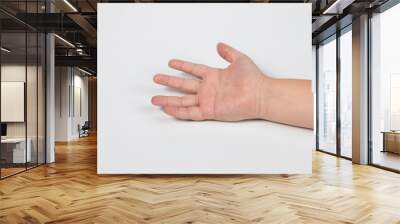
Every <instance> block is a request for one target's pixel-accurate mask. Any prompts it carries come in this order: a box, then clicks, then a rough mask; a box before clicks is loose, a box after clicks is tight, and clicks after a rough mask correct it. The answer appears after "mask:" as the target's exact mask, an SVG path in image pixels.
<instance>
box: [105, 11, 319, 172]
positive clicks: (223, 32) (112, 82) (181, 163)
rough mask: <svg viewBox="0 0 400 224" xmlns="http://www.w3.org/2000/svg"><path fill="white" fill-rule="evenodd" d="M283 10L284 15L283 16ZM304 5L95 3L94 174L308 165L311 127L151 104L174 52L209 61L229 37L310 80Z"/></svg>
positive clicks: (278, 69)
mask: <svg viewBox="0 0 400 224" xmlns="http://www.w3.org/2000/svg"><path fill="white" fill-rule="evenodd" d="M288 15H290V16H288ZM310 21H311V5H310V4H99V6H98V50H99V53H98V125H99V126H98V166H97V167H98V173H100V174H121V173H133V174H141V173H146V174H193V173H195V174H243V173H249V174H250V173H254V174H264V173H310V172H311V150H312V148H313V147H314V135H313V132H312V131H310V130H305V129H301V128H294V127H290V126H286V125H280V124H275V123H270V122H266V121H261V120H259V121H245V122H218V121H206V122H188V121H178V120H175V119H173V118H171V117H168V116H167V115H165V114H163V113H162V112H161V111H160V110H159V109H158V108H156V107H154V106H152V105H151V104H150V99H151V97H152V96H153V95H158V94H168V93H171V92H169V90H167V89H166V88H162V87H160V86H157V85H155V84H154V83H153V81H152V77H153V75H154V74H156V73H159V72H163V73H167V74H174V75H183V74H180V73H178V72H177V71H174V70H172V69H170V68H168V66H167V63H168V60H169V59H171V58H180V59H186V60H190V61H194V62H197V63H202V64H207V65H211V66H215V67H225V66H226V65H227V64H226V62H224V61H223V60H222V59H221V58H219V56H218V55H217V53H216V45H217V43H218V42H221V41H222V42H226V43H228V44H230V45H232V46H234V47H235V48H237V49H240V50H241V51H243V52H245V53H246V54H248V55H249V56H250V57H251V58H252V59H253V60H254V61H255V62H256V64H257V65H258V66H259V67H260V68H261V69H262V70H263V71H264V72H265V73H267V74H269V75H272V76H274V77H284V78H299V79H300V78H301V79H312V78H313V77H312V76H313V70H312V61H311V60H312V58H311V53H312V51H311V22H310Z"/></svg>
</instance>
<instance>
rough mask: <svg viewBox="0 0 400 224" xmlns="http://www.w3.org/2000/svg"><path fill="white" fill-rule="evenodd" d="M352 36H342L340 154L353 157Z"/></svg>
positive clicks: (347, 34)
mask: <svg viewBox="0 0 400 224" xmlns="http://www.w3.org/2000/svg"><path fill="white" fill-rule="evenodd" d="M352 74H353V72H352V35H351V30H350V31H348V32H347V33H345V34H343V35H341V36H340V122H341V124H340V127H341V132H340V135H341V137H340V144H341V146H340V153H341V155H343V156H346V157H349V158H351V156H352V148H351V145H352Z"/></svg>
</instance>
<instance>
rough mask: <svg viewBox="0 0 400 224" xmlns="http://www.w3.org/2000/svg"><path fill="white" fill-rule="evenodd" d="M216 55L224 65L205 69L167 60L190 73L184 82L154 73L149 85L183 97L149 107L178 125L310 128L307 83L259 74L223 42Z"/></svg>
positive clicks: (166, 98) (164, 98)
mask: <svg viewBox="0 0 400 224" xmlns="http://www.w3.org/2000/svg"><path fill="white" fill-rule="evenodd" d="M217 51H218V54H219V55H220V56H221V57H222V58H223V59H225V60H226V61H227V62H229V63H230V65H229V66H228V67H226V68H213V67H210V66H207V65H202V64H196V63H192V62H188V61H183V60H178V59H172V60H170V61H169V63H168V65H169V67H171V68H173V69H176V70H179V71H182V72H185V73H188V74H191V75H193V76H194V77H195V78H194V79H185V78H180V77H175V76H170V75H167V74H156V75H155V76H154V82H155V83H157V84H160V85H164V86H168V87H171V88H174V89H177V90H180V91H182V92H183V93H185V94H184V95H183V96H154V97H153V98H152V99H151V102H152V104H154V105H156V106H160V107H162V109H163V110H164V112H165V113H167V114H168V115H170V116H172V117H175V118H177V119H182V120H195V121H202V120H218V121H241V120H250V119H263V120H268V121H272V122H278V123H283V124H287V125H292V126H297V127H303V128H309V129H312V128H313V94H312V90H311V81H310V80H299V79H276V78H272V77H270V76H268V75H265V74H263V72H262V71H261V70H260V69H259V68H258V67H257V65H256V64H255V63H254V62H253V61H252V60H251V59H250V58H249V57H248V56H247V55H245V54H244V53H242V52H240V51H238V50H236V49H234V48H233V47H231V46H228V45H227V44H224V43H219V44H218V45H217Z"/></svg>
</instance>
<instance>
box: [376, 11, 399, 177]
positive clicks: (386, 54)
mask: <svg viewBox="0 0 400 224" xmlns="http://www.w3.org/2000/svg"><path fill="white" fill-rule="evenodd" d="M399 21H400V5H396V6H394V7H393V8H391V9H389V10H387V11H385V12H383V13H380V14H376V15H374V16H373V17H372V20H371V23H372V38H371V39H372V47H373V48H372V77H371V80H372V81H371V85H372V87H371V88H372V90H371V91H372V92H371V94H372V100H371V104H372V107H371V108H372V111H371V116H372V117H371V119H372V125H371V127H372V130H371V133H372V155H371V156H372V163H373V164H377V165H380V166H384V167H388V168H392V169H396V170H400V105H399V104H400V103H399V102H400V63H399V57H400V55H399V52H400V42H399V40H400V32H398V27H399Z"/></svg>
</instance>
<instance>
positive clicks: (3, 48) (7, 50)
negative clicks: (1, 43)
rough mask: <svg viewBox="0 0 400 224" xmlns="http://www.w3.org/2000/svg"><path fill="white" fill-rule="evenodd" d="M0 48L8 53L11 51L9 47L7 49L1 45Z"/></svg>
mask: <svg viewBox="0 0 400 224" xmlns="http://www.w3.org/2000/svg"><path fill="white" fill-rule="evenodd" d="M0 49H1V51H4V52H6V53H10V52H11V50H9V49H7V48H5V47H1V48H0Z"/></svg>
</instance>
